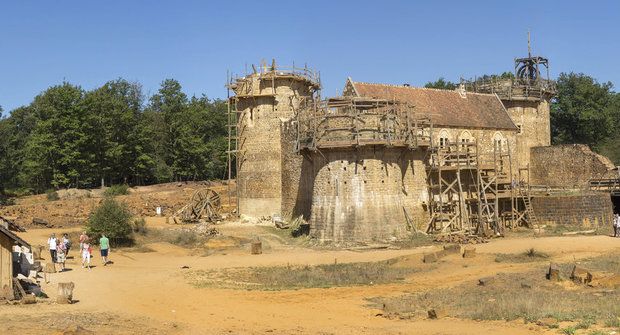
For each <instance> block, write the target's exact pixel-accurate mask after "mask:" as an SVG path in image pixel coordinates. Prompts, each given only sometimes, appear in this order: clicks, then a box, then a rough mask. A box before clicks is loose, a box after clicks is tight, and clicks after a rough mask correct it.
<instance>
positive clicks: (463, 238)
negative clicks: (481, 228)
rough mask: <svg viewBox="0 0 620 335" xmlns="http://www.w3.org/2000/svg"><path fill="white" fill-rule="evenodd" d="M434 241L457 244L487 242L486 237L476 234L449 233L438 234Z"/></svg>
mask: <svg viewBox="0 0 620 335" xmlns="http://www.w3.org/2000/svg"><path fill="white" fill-rule="evenodd" d="M435 242H439V243H457V244H479V243H487V242H489V240H488V239H486V238H484V237H481V236H476V235H463V234H450V235H439V236H437V237H435Z"/></svg>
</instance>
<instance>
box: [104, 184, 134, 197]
mask: <svg viewBox="0 0 620 335" xmlns="http://www.w3.org/2000/svg"><path fill="white" fill-rule="evenodd" d="M103 194H104V195H106V196H109V197H114V196H117V195H127V194H129V185H127V184H119V185H112V186H110V187H108V188H107V189H106V190H105V192H103Z"/></svg>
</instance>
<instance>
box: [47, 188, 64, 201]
mask: <svg viewBox="0 0 620 335" xmlns="http://www.w3.org/2000/svg"><path fill="white" fill-rule="evenodd" d="M45 195H46V197H47V200H48V201H56V200H59V199H60V196H58V192H56V191H55V190H47V191H46V192H45Z"/></svg>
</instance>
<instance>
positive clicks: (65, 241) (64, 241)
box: [62, 233, 71, 257]
mask: <svg viewBox="0 0 620 335" xmlns="http://www.w3.org/2000/svg"><path fill="white" fill-rule="evenodd" d="M62 245H63V246H64V247H65V256H66V257H69V249H71V240H70V239H69V235H67V233H64V234H63V235H62Z"/></svg>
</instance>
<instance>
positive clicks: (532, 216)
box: [519, 188, 538, 227]
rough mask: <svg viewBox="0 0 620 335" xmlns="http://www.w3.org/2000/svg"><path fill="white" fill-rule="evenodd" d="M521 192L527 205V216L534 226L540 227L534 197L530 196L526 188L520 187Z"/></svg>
mask: <svg viewBox="0 0 620 335" xmlns="http://www.w3.org/2000/svg"><path fill="white" fill-rule="evenodd" d="M519 192H521V196H522V198H523V204H524V205H525V212H526V213H527V218H528V221H529V222H530V224H531V225H532V227H538V218H537V217H536V214H535V213H534V207H533V206H532V198H531V197H530V193H529V191H527V189H526V190H524V189H523V188H519Z"/></svg>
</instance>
